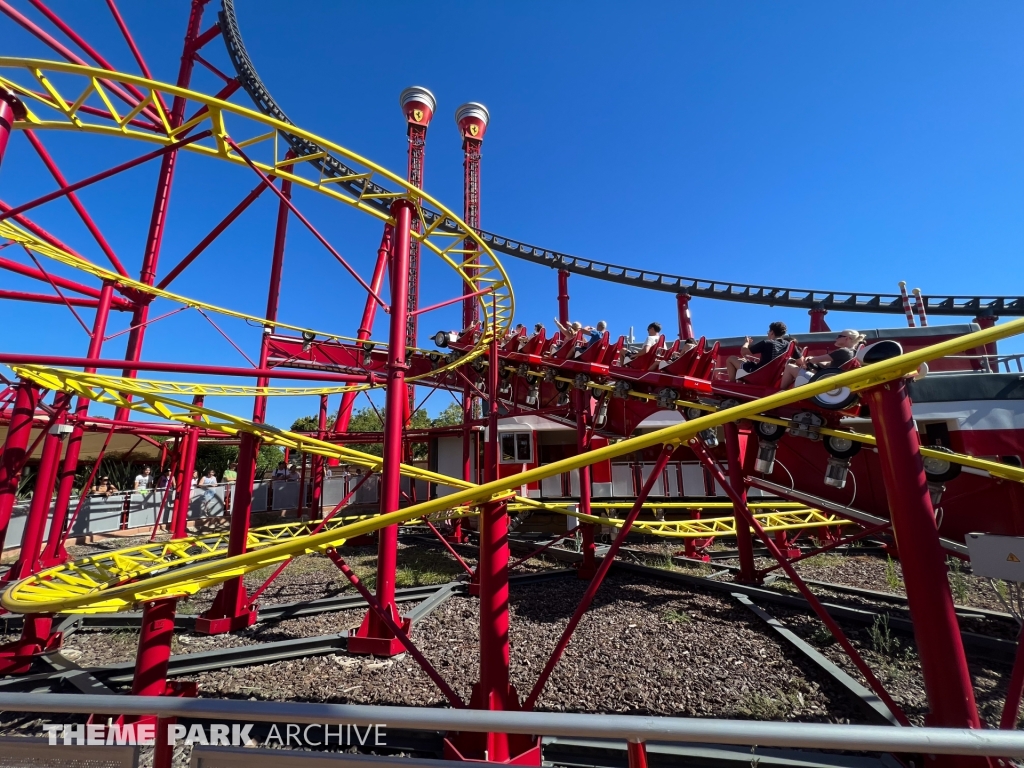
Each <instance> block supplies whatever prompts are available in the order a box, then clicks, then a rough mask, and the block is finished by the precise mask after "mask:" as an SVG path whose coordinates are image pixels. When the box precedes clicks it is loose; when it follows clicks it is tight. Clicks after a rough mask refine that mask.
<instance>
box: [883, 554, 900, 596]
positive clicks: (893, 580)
mask: <svg viewBox="0 0 1024 768" xmlns="http://www.w3.org/2000/svg"><path fill="white" fill-rule="evenodd" d="M885 583H886V585H887V586H888V587H889V589H891V590H892V591H893V592H902V591H903V577H902V576H901V575H900V569H899V568H898V567H897V565H896V561H895V560H893V559H892V558H891V557H886V558H885Z"/></svg>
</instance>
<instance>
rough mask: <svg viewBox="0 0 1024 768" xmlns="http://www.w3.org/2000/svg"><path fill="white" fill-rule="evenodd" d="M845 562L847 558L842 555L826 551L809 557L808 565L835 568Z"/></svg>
mask: <svg viewBox="0 0 1024 768" xmlns="http://www.w3.org/2000/svg"><path fill="white" fill-rule="evenodd" d="M845 562H846V559H845V558H844V557H843V556H842V555H836V554H834V553H831V552H825V553H823V554H820V555H815V556H814V557H810V558H808V559H807V563H808V565H813V566H815V567H817V568H835V567H837V566H840V565H842V564H843V563H845Z"/></svg>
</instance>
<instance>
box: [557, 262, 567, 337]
mask: <svg viewBox="0 0 1024 768" xmlns="http://www.w3.org/2000/svg"><path fill="white" fill-rule="evenodd" d="M558 322H560V323H561V324H562V325H565V326H568V325H569V273H568V272H566V271H565V270H564V269H560V270H558Z"/></svg>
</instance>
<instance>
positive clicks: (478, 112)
mask: <svg viewBox="0 0 1024 768" xmlns="http://www.w3.org/2000/svg"><path fill="white" fill-rule="evenodd" d="M490 119H491V116H490V113H489V112H488V111H487V108H486V107H485V106H484V105H483V104H478V103H476V102H468V103H466V104H463V105H462V106H461V107H459V108H458V109H456V110H455V123H456V125H458V127H459V133H461V134H462V153H463V162H462V182H463V187H462V199H463V213H462V218H463V221H465V222H466V224H468V225H469V226H470V227H471V228H473V229H478V228H479V227H480V148H481V146H482V145H483V138H484V134H485V133H487V126H488V124H489V123H490ZM463 247H464V248H465V249H466V250H467V251H469V253H466V254H465V257H464V258H463V264H467V265H468V264H472V263H473V262H474V261H475V260H476V254H475V253H474V251H475V249H476V243H475V242H474V241H473V240H471V239H469V238H467V239H466V241H465V243H464V245H463ZM465 271H466V274H467V275H473V274H474V273H475V271H476V270H475V269H473V267H472V266H466V267H465ZM471 293H473V287H472V286H471V285H469V284H468V283H463V285H462V295H463V296H466V297H467V298H466V299H464V300H463V302H462V327H463V329H466V328H470V327H471V326H473V325H476V324H477V323H479V321H480V307H479V304H478V303H477V299H476V298H475V297H472V298H468V297H469V294H471ZM478 330H479V331H480V332H482V330H483V329H478ZM479 416H480V401H479V399H477V398H475V397H474V396H473V390H472V389H470V388H469V387H465V388H463V390H462V479H463V480H466V481H468V482H473V483H475V482H478V481H479V478H476V477H473V460H472V456H473V439H472V438H473V433H472V430H471V428H470V422H471V421H473V420H474V419H476V418H479ZM461 526H462V523H461V521H459V522H458V523H457V524H456V530H455V532H454V533H453V536H452V538H453V539H455V540H456V541H461V540H462V538H463V537H462V527H461Z"/></svg>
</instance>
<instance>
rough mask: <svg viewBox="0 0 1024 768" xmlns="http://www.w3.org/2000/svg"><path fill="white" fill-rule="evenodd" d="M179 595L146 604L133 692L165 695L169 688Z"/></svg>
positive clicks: (133, 678)
mask: <svg viewBox="0 0 1024 768" xmlns="http://www.w3.org/2000/svg"><path fill="white" fill-rule="evenodd" d="M177 606H178V598H176V597H171V598H165V599H163V600H154V601H152V602H149V603H145V604H143V606H142V628H141V629H140V631H139V649H138V652H137V653H136V655H135V674H134V675H133V676H132V695H133V696H163V695H164V693H166V691H167V665H168V663H169V662H170V659H171V638H172V637H174V614H175V611H176V609H177Z"/></svg>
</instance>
